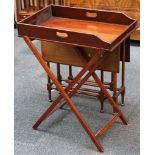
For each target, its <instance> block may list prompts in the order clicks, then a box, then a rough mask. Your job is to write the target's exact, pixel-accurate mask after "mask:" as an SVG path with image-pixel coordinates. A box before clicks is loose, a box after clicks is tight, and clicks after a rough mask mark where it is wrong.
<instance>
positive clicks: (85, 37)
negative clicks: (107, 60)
mask: <svg viewBox="0 0 155 155" xmlns="http://www.w3.org/2000/svg"><path fill="white" fill-rule="evenodd" d="M87 12H95V13H97V14H98V16H97V17H96V18H89V17H87V16H86V13H87ZM52 17H53V18H56V17H61V18H64V19H65V18H70V19H73V18H74V19H73V21H75V20H78V21H79V20H83V21H84V20H85V22H88V23H91V22H90V21H94V22H95V21H98V22H102V23H103V24H104V23H106V24H107V25H109V27H111V25H115V24H120V25H122V26H124V25H128V26H127V28H126V29H125V31H122V33H119V35H117V37H114V36H113V37H112V39H111V40H110V41H109V38H108V37H102V38H100V34H98V33H97V32H96V33H94V34H92V33H90V34H89V33H87V30H86V33H85V32H83V31H82V32H79V31H78V32H77V31H76V30H75V29H73V28H72V27H70V28H68V29H67V30H64V29H63V30H61V28H60V27H59V28H57V27H56V26H55V27H50V25H49V26H48V27H47V25H46V26H43V25H42V24H43V23H45V22H46V21H48V20H51V18H52ZM114 17H115V18H114ZM38 19H39V20H38ZM116 19H117V20H116ZM136 24H137V22H136V20H133V19H130V18H128V17H127V16H125V15H124V14H122V13H115V12H108V11H98V10H90V9H81V8H70V7H64V6H54V5H50V6H48V7H47V8H45V9H42V10H41V11H38V13H36V14H34V15H32V16H31V17H29V18H27V19H25V20H23V21H22V22H20V23H18V31H19V35H22V36H23V35H28V36H31V37H32V38H35V39H42V40H52V41H55V42H61V43H66V44H72V45H77V46H85V47H90V48H102V49H106V50H110V51H113V50H114V49H115V48H116V47H117V45H118V44H120V43H121V42H122V41H123V40H124V39H125V38H127V37H128V36H129V35H131V33H132V32H133V31H134V30H135V28H136ZM41 25H42V26H41ZM58 26H59V23H58ZM114 28H115V26H114ZM106 30H107V29H106ZM118 31H119V30H118ZM38 32H39V33H38ZM57 32H60V33H66V34H67V35H68V36H69V37H67V38H61V37H58V36H57V35H56V33H57ZM93 32H95V30H94V31H93ZM113 32H114V31H113ZM113 32H112V33H113Z"/></svg>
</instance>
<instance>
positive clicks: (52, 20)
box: [18, 5, 137, 152]
mask: <svg viewBox="0 0 155 155" xmlns="http://www.w3.org/2000/svg"><path fill="white" fill-rule="evenodd" d="M136 26H137V21H136V20H133V19H131V18H129V17H127V16H126V15H124V14H122V13H119V12H112V11H103V10H102V11H101V10H91V9H83V8H72V7H64V6H56V5H50V6H48V7H46V8H44V9H42V10H40V11H38V12H37V13H36V14H34V15H32V16H30V17H28V18H26V19H24V20H22V21H21V22H19V23H18V33H19V35H20V36H22V37H23V38H24V40H25V42H26V43H27V45H28V46H29V47H30V49H31V50H32V52H33V54H34V55H35V57H36V58H37V60H38V61H39V63H40V64H41V65H42V67H43V68H44V70H45V71H46V73H47V74H48V76H49V77H50V79H51V80H52V81H53V83H54V84H55V86H56V88H57V90H58V91H59V92H60V96H59V97H58V98H57V99H56V100H55V101H54V102H53V103H52V104H51V105H50V106H49V108H48V109H47V110H46V111H45V112H44V113H43V114H42V115H41V116H40V118H39V119H38V120H37V122H36V123H35V124H34V126H33V128H34V129H36V128H37V127H38V126H39V125H40V124H41V123H42V121H43V120H45V119H46V118H47V117H48V116H49V115H51V114H52V113H54V112H55V111H56V110H57V109H59V108H61V107H62V106H63V105H64V104H68V106H69V107H70V108H71V110H72V111H73V113H74V114H75V116H76V117H77V119H78V120H79V122H80V123H81V125H82V126H83V128H84V129H85V131H86V133H87V134H88V135H89V137H90V138H91V140H92V141H93V143H94V144H95V145H96V147H97V149H98V150H99V151H100V152H103V151H104V150H103V146H102V145H101V143H100V141H99V139H98V138H99V137H100V136H102V135H103V134H104V133H105V131H106V130H107V129H108V128H109V127H110V126H111V125H112V124H113V123H114V122H115V121H116V120H117V119H118V118H120V119H121V120H122V122H123V124H125V125H127V124H128V121H127V118H126V117H125V116H124V114H123V113H122V111H121V110H120V108H119V106H118V104H117V103H116V102H115V101H114V99H113V98H112V97H111V95H110V94H109V92H108V91H107V89H106V87H105V85H104V84H103V83H102V82H101V80H100V78H99V77H98V76H97V74H96V73H95V70H96V69H98V68H100V66H101V65H102V63H103V61H104V60H103V59H102V57H103V55H104V53H107V52H109V53H111V52H115V49H116V48H118V49H119V48H120V45H121V44H123V49H124V50H123V51H124V52H123V57H124V58H125V48H126V44H125V40H126V39H127V38H128V37H129V36H130V35H131V34H132V32H134V30H135V29H136ZM32 39H39V40H47V41H53V42H59V43H63V44H70V45H75V46H81V47H89V48H93V49H96V51H95V52H94V53H93V54H92V56H91V57H87V56H86V55H84V54H83V53H82V52H80V53H79V54H80V55H81V57H83V59H85V64H84V65H83V66H82V70H81V71H80V72H79V74H78V75H77V76H76V77H75V78H74V79H73V81H72V82H71V83H69V85H68V86H67V87H66V88H65V89H64V88H63V87H62V85H61V84H60V83H59V81H58V80H57V78H56V76H55V75H54V73H53V72H52V71H51V70H50V69H49V67H48V65H47V64H46V63H45V61H44V59H43V58H42V56H41V55H40V53H39V52H38V50H37V48H36V47H35V45H34V44H33V43H32ZM62 59H63V55H62ZM90 76H92V77H93V78H94V80H95V82H96V83H97V85H98V87H99V88H100V89H101V91H102V92H103V93H104V95H105V96H106V97H107V98H108V101H109V103H110V104H111V106H112V107H113V109H114V112H115V113H114V116H113V118H112V119H111V120H109V121H108V122H107V123H106V124H105V125H104V126H103V127H102V129H100V130H99V131H98V132H97V133H96V134H94V132H93V131H92V130H91V128H90V127H89V125H88V123H87V122H86V120H85V119H84V117H83V116H82V115H81V113H80V112H79V111H78V109H77V107H76V106H75V104H74V102H73V100H72V99H71V97H72V96H73V95H74V94H75V93H76V92H77V91H78V89H79V88H80V87H81V86H82V85H83V84H84V83H85V82H86V81H87V80H88V78H89V77H90ZM60 101H61V102H60Z"/></svg>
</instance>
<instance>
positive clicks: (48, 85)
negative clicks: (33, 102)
mask: <svg viewBox="0 0 155 155" xmlns="http://www.w3.org/2000/svg"><path fill="white" fill-rule="evenodd" d="M47 65H48V67H49V68H50V63H49V62H47ZM47 81H48V83H47V90H48V99H49V102H51V101H52V99H51V90H52V83H51V79H50V77H49V76H48V74H47Z"/></svg>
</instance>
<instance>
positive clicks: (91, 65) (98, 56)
mask: <svg viewBox="0 0 155 155" xmlns="http://www.w3.org/2000/svg"><path fill="white" fill-rule="evenodd" d="M24 40H25V42H26V43H27V45H28V46H29V47H30V49H31V50H32V52H33V53H34V55H35V57H36V58H37V59H38V61H39V63H40V64H41V65H42V67H43V68H44V70H45V71H46V72H47V74H48V76H49V77H50V79H51V80H52V81H53V82H54V84H55V85H56V87H57V89H58V90H59V91H60V93H61V95H60V96H59V97H58V98H57V99H56V100H55V101H54V102H53V103H52V104H51V106H50V107H49V108H48V109H47V110H46V111H45V112H44V113H43V115H42V116H41V117H40V118H39V119H38V121H37V122H36V123H35V124H34V126H33V128H34V129H36V128H37V127H38V126H39V125H40V123H41V122H42V121H43V120H44V119H46V118H47V117H48V116H49V114H50V113H54V111H56V110H57V109H58V108H57V105H58V103H59V101H60V100H61V99H62V98H64V99H65V100H66V102H65V103H63V104H68V105H69V107H70V108H71V110H72V111H73V113H74V114H75V116H76V117H77V119H78V120H79V122H80V123H81V125H82V126H83V128H84V129H85V131H86V133H87V134H88V135H89V136H90V138H91V139H92V141H93V142H94V144H95V145H96V147H97V148H98V150H99V151H100V152H103V147H102V145H101V143H100V142H99V140H98V138H97V137H98V136H99V135H100V134H103V133H104V132H105V131H106V130H107V129H108V128H109V127H110V126H111V125H112V124H113V123H114V120H116V116H119V117H120V119H121V120H122V122H123V123H124V124H127V123H128V121H127V119H126V117H125V116H124V114H123V113H122V112H121V110H120V109H119V107H118V105H117V104H116V103H115V101H114V100H113V98H112V97H111V96H110V94H109V93H108V91H107V90H106V88H105V86H104V85H103V84H102V82H101V81H100V80H99V78H98V76H97V75H96V73H95V72H94V71H95V70H96V68H97V66H98V65H100V64H101V63H102V61H101V60H102V59H101V54H102V51H101V50H98V51H97V52H96V53H95V54H94V56H93V57H92V58H91V60H90V61H89V62H88V63H87V64H86V65H85V66H84V68H83V69H82V70H81V71H80V73H79V74H78V75H77V76H76V77H75V78H74V79H73V82H72V83H70V85H69V86H68V87H67V88H65V90H64V89H63V88H62V86H61V84H60V83H59V82H58V80H57V78H56V77H55V75H54V74H53V73H52V71H51V70H50V69H49V67H48V65H47V64H46V63H45V62H44V60H43V58H42V56H41V55H40V53H39V52H38V50H37V48H36V47H35V46H34V45H33V43H32V41H31V39H30V38H28V37H27V36H24ZM94 62H96V63H94ZM88 70H89V72H88V73H87V75H86V76H85V77H84V78H83V79H82V80H81V81H80V82H79V83H78V84H77V86H76V87H75V88H74V89H73V90H72V91H71V92H69V94H67V93H68V91H69V90H70V89H71V88H73V86H74V85H75V84H76V83H77V82H78V81H79V79H81V78H82V76H83V75H84V73H86V72H87V71H88ZM91 75H92V76H93V77H94V79H95V81H96V83H97V84H98V86H99V87H100V88H101V90H102V91H103V93H104V94H105V95H106V96H107V98H108V100H109V103H110V104H111V105H112V106H113V108H114V109H115V111H116V112H117V115H116V116H114V117H113V119H112V120H110V121H109V123H107V124H106V126H104V127H103V128H102V129H101V130H100V132H99V133H100V134H97V135H96V136H95V134H94V133H93V131H92V130H91V128H90V127H89V125H88V124H87V122H86V121H85V119H84V118H83V116H82V115H81V113H80V112H79V111H78V110H77V108H76V106H75V104H74V102H73V101H72V100H71V99H70V97H71V96H72V95H74V94H75V93H76V92H77V90H78V89H79V88H80V87H81V86H82V84H83V83H85V81H87V80H88V78H89V77H90V76H91ZM63 104H61V105H63ZM55 108H56V109H55ZM59 108H60V107H59Z"/></svg>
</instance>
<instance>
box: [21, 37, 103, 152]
mask: <svg viewBox="0 0 155 155" xmlns="http://www.w3.org/2000/svg"><path fill="white" fill-rule="evenodd" d="M24 40H25V42H26V43H27V45H28V46H29V47H30V49H31V50H32V52H33V53H34V55H35V57H36V58H37V59H38V61H39V62H40V64H41V65H42V67H43V68H44V69H45V71H46V72H47V74H48V76H49V77H50V78H51V80H52V81H53V82H54V83H55V85H56V87H57V89H58V90H59V91H60V93H61V95H62V96H63V97H64V99H65V100H66V103H67V104H68V105H69V106H70V108H71V110H72V111H73V113H74V114H75V116H76V117H77V119H78V120H79V122H80V123H81V125H82V126H83V128H84V129H85V131H86V133H87V134H88V135H89V136H90V138H91V139H92V141H93V142H94V144H95V145H96V147H97V148H98V150H99V151H100V152H103V147H102V145H101V144H100V142H99V141H98V139H97V138H96V137H95V135H94V133H93V131H92V130H91V129H90V127H89V126H88V124H87V122H86V121H85V119H84V118H83V116H82V115H81V113H80V112H79V111H78V110H77V108H76V106H75V105H74V103H73V101H72V100H71V99H70V98H69V96H68V95H67V93H66V91H65V90H64V89H63V88H62V86H61V84H60V83H59V82H58V80H57V78H56V77H55V75H54V74H53V73H52V72H51V71H50V69H49V68H48V66H47V64H46V63H45V62H44V60H43V59H42V57H41V55H40V54H39V52H38V51H37V49H36V48H35V46H34V45H33V44H32V42H31V40H30V39H29V38H28V37H27V36H24ZM92 59H95V57H94V58H92ZM86 66H87V65H86ZM85 69H86V68H85ZM78 75H79V74H78ZM82 75H83V74H82ZM79 76H80V75H79ZM88 78H89V77H88ZM78 79H79V78H77V80H78ZM75 83H76V82H75ZM75 83H74V84H75ZM57 104H58V103H55V104H54V103H53V104H52V106H50V108H51V107H52V109H48V110H47V111H46V113H45V115H42V117H41V118H40V119H39V120H38V121H37V122H36V124H35V125H34V126H33V128H34V129H36V128H37V126H38V125H39V124H40V123H41V122H42V121H43V120H44V119H45V118H46V117H47V116H48V115H49V113H50V112H51V111H52V110H53V109H54V107H55V106H56V105H57Z"/></svg>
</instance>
